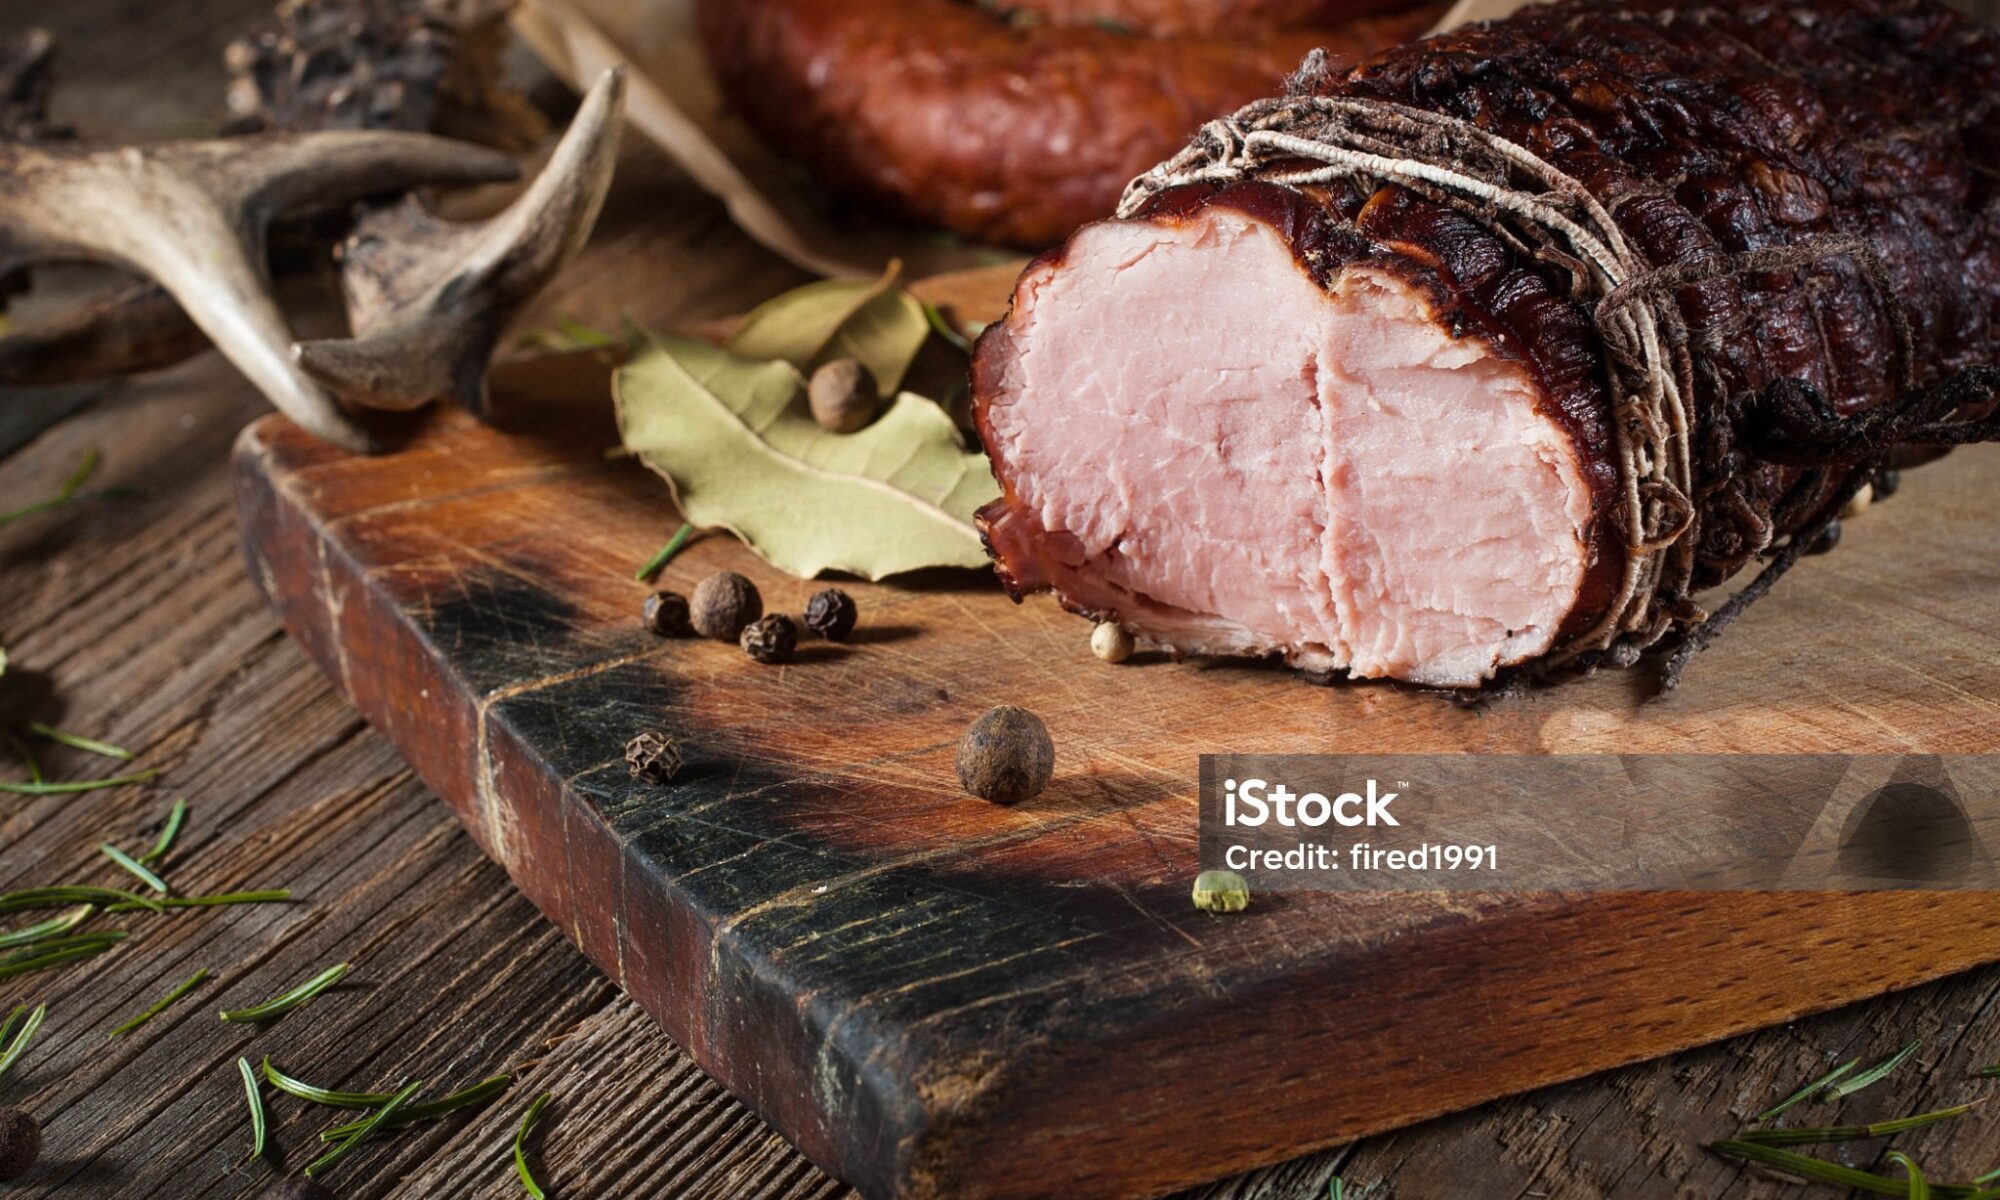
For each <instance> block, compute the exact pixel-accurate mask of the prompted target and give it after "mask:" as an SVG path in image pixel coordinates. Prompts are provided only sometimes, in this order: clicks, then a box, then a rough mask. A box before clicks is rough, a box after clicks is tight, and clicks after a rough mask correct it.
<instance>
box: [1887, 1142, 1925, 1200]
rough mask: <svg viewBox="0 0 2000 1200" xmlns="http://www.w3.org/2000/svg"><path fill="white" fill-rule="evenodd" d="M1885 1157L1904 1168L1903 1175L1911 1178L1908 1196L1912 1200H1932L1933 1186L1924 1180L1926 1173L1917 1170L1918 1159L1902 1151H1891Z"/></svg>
mask: <svg viewBox="0 0 2000 1200" xmlns="http://www.w3.org/2000/svg"><path fill="white" fill-rule="evenodd" d="M1885 1157H1887V1158H1888V1160H1889V1161H1890V1162H1892V1163H1895V1164H1896V1165H1897V1166H1899V1167H1901V1168H1903V1174H1905V1175H1907V1176H1909V1178H1910V1184H1909V1193H1908V1194H1909V1198H1910V1200H1931V1185H1930V1183H1929V1182H1928V1181H1927V1180H1925V1179H1924V1173H1923V1172H1922V1171H1920V1170H1918V1169H1917V1160H1916V1159H1914V1158H1911V1157H1910V1156H1909V1155H1907V1154H1905V1153H1903V1152H1902V1151H1901V1150H1891V1151H1889V1153H1888V1154H1887V1155H1886V1156H1885Z"/></svg>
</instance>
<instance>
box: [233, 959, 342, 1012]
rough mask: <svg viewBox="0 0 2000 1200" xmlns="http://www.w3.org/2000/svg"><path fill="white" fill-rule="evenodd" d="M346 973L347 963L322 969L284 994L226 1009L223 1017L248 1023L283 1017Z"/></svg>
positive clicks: (336, 981)
mask: <svg viewBox="0 0 2000 1200" xmlns="http://www.w3.org/2000/svg"><path fill="white" fill-rule="evenodd" d="M345 974H347V964H346V963H337V964H335V965H334V966H331V967H328V968H327V969H326V970H324V971H321V972H320V973H319V974H317V975H315V976H313V977H312V978H311V979H308V980H306V981H305V982H304V983H302V984H300V985H299V986H297V987H295V988H293V989H292V990H291V991H289V992H286V993H284V994H283V995H279V996H273V997H272V998H270V999H269V1000H266V1001H264V1002H263V1003H262V1004H253V1005H251V1006H250V1007H249V1008H236V1009H224V1010H223V1012H222V1019H223V1020H225V1021H233V1022H236V1023H238V1024H248V1023H251V1022H255V1021H269V1020H272V1019H274V1018H276V1017H282V1016H284V1015H285V1014H286V1013H288V1012H291V1011H292V1010H293V1009H295V1008H297V1007H299V1006H300V1005H301V1004H304V1003H306V1002H307V1001H308V1000H311V999H312V998H313V997H314V996H317V995H319V994H320V993H321V992H323V991H325V990H326V989H328V988H330V987H332V986H333V985H334V984H336V983H339V982H340V977H341V976H343V975H345Z"/></svg>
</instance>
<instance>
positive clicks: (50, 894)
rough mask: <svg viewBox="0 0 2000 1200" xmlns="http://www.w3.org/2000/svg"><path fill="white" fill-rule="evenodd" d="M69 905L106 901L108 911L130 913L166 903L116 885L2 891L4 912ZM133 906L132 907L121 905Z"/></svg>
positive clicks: (0, 902) (157, 908)
mask: <svg viewBox="0 0 2000 1200" xmlns="http://www.w3.org/2000/svg"><path fill="white" fill-rule="evenodd" d="M69 904H104V905H108V906H109V907H107V908H106V909H105V911H106V912H129V911H131V909H132V908H143V909H145V910H147V911H148V912H162V911H164V910H165V905H164V904H162V902H160V901H158V900H151V899H148V898H147V897H145V896H140V895H135V894H133V893H132V892H121V891H119V890H118V889H116V888H101V887H70V886H63V887H38V888H23V889H21V890H20V891H18V892H4V893H0V912H17V911H19V910H21V909H24V908H61V907H63V906H64V905H69ZM123 905H129V906H130V908H122V907H120V906H123Z"/></svg>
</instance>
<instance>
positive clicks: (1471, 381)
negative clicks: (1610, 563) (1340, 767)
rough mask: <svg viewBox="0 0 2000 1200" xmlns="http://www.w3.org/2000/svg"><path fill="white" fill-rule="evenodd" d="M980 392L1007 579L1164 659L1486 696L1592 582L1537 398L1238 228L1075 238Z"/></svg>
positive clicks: (1393, 285) (1416, 298)
mask: <svg viewBox="0 0 2000 1200" xmlns="http://www.w3.org/2000/svg"><path fill="white" fill-rule="evenodd" d="M975 378H976V381H977V391H978V397H977V399H978V403H979V420H980V424H981V428H982V432H983V433H984V435H985V438H986V444H987V447H988V449H989V450H990V451H991V452H992V455H993V460H994V469H995V472H996V474H997V475H998V476H999V479H1000V482H1001V484H1002V487H1003V491H1004V495H1003V497H1002V499H1000V500H999V501H996V502H995V503H994V504H993V505H991V506H989V508H988V509H987V510H986V512H984V513H982V519H983V522H984V527H985V531H986V535H987V539H988V542H989V544H990V545H991V546H992V549H993V552H994V555H995V557H996V558H997V559H998V560H999V565H1000V569H1001V572H1002V575H1003V577H1005V578H1006V579H1007V580H1008V581H1009V585H1010V587H1012V588H1014V589H1015V590H1016V592H1017V593H1019V592H1025V591H1032V590H1037V589H1040V588H1044V587H1050V588H1054V589H1055V590H1056V591H1057V592H1058V593H1060V594H1061V596H1062V597H1063V599H1064V601H1065V603H1066V604H1068V605H1069V606H1070V607H1072V608H1074V609H1077V610H1079V611H1082V612H1086V613H1089V614H1091V615H1093V616H1096V617H1099V618H1103V619H1115V620H1117V621H1119V622H1120V623H1122V624H1124V625H1125V626H1126V627H1127V628H1129V629H1131V630H1132V631H1134V632H1135V633H1137V634H1139V635H1141V636H1143V637H1146V638H1148V639H1150V640H1152V641H1154V642H1157V643H1160V644H1163V645H1167V646H1171V647H1174V648H1176V649H1179V650H1184V651H1190V652H1195V653H1210V654H1264V653H1270V652H1279V653H1282V654H1284V655H1285V656H1286V657H1287V658H1288V659H1290V660H1291V661H1294V662H1298V663H1301V664H1310V665H1313V666H1316V667H1332V668H1335V669H1345V670H1348V671H1350V672H1351V673H1352V674H1354V675H1357V676H1361V677H1366V678H1381V677H1387V678H1396V679H1404V680H1409V681H1412V682H1419V683H1427V684H1434V685H1439V686H1454V687H1457V686H1473V685H1476V684H1478V683H1480V682H1482V681H1484V680H1486V679H1488V678H1490V677H1491V676H1492V675H1493V673H1494V672H1495V671H1496V670H1497V669H1498V668H1499V667H1501V666H1505V665H1508V664H1511V663H1516V662H1521V661H1525V660H1527V659H1530V658H1533V657H1534V656H1536V655H1539V654H1541V653H1543V652H1545V651H1546V650H1548V649H1549V647H1550V645H1551V643H1552V642H1553V640H1554V638H1555V636H1556V634H1557V631H1558V630H1559V629H1560V627H1561V626H1562V623H1563V620H1564V618H1565V616H1566V615H1568V613H1569V612H1570V610H1571V608H1572V607H1573V606H1574V605H1575V603H1576V600H1577V596H1578V592H1579V589H1580V588H1581V586H1582V584H1583V580H1584V576H1585V572H1586V568H1587V565H1588V563H1587V558H1588V556H1587V554H1586V551H1585V541H1584V535H1585V530H1586V528H1587V526H1588V523H1589V521H1590V519H1591V516H1592V514H1591V511H1590V505H1591V501H1590V492H1589V489H1588V488H1587V487H1586V486H1585V484H1584V479H1583V473H1582V472H1581V471H1580V470H1579V465H1578V461H1577V451H1576V448H1575V446H1574V444H1573V443H1572V441H1571V439H1570V438H1569V436H1568V434H1567V433H1566V432H1565V431H1564V429H1563V428H1562V426H1561V425H1559V424H1558V423H1557V422H1556V421H1554V420H1552V419H1550V417H1548V416H1547V415H1546V414H1545V412H1544V406H1543V404H1542V395H1541V390H1540V387H1539V385H1538V384H1537V383H1536V382H1535V380H1534V378H1533V376H1532V374H1531V373H1530V372H1529V371H1528V370H1527V369H1526V368H1525V367H1524V366H1522V365H1521V364H1520V363H1519V362H1517V361H1515V360H1514V359H1511V358H1508V357H1506V356H1504V355H1502V354H1500V353H1499V352H1497V351H1496V350H1495V349H1494V348H1493V346H1492V345H1491V344H1490V343H1488V342H1487V341H1485V340H1483V339H1481V338H1479V337H1476V336H1462V337H1461V336H1454V335H1453V334H1452V333H1451V331H1450V330H1449V329H1448V328H1446V326H1445V324H1444V323H1443V322H1442V321H1441V319H1440V318H1439V316H1438V314H1437V312H1436V311H1435V310H1434V308H1433V306H1432V305H1431V303H1430V302H1429V301H1428V300H1427V299H1426V298H1425V295H1424V294H1423V293H1422V292H1421V291H1419V290H1418V289H1417V288H1416V287H1414V286H1412V285H1410V284H1409V283H1406V282H1404V281H1402V280H1401V279H1399V278H1398V277H1397V274H1396V273H1395V272H1394V271H1392V270H1390V269H1388V268H1387V267H1386V266H1384V265H1382V264H1379V263H1378V264H1373V265H1369V264H1365V263H1364V264H1357V265H1353V266H1349V267H1347V268H1345V269H1344V270H1342V271H1340V272H1339V273H1337V274H1336V275H1334V276H1333V277H1332V279H1331V281H1330V283H1329V284H1327V285H1326V286H1322V284H1321V283H1320V282H1319V281H1318V280H1316V279H1315V278H1314V277H1313V275H1312V274H1311V272H1309V271H1308V270H1307V269H1306V267H1305V266H1304V265H1303V264H1302V263H1301V262H1300V261H1299V259H1298V257H1297V256H1296V255H1295V254H1294V253H1293V249H1292V246H1291V244H1290V243H1289V242H1288V241H1287V240H1286V237H1285V235H1284V234H1283V233H1282V232H1281V231H1280V230H1279V229H1278V228H1277V227H1275V226H1273V225H1271V224H1270V223H1268V222H1266V221H1264V220H1262V219H1260V218H1259V217H1257V216H1255V215H1253V214H1251V213H1248V212H1243V211H1238V210H1236V209H1234V208H1229V207H1224V206H1211V207H1209V208H1206V209H1202V210H1200V211H1198V212H1196V213H1194V214H1193V215H1187V216H1173V217H1161V218H1155V219H1144V220H1131V221H1106V222H1101V223H1098V224H1095V225H1091V226H1088V227H1086V228H1085V229H1083V230H1081V231H1079V232H1078V233H1077V235H1076V236H1075V237H1074V238H1073V239H1072V240H1071V241H1070V243H1069V245H1068V246H1067V247H1066V248H1065V249H1064V250H1063V251H1062V252H1061V253H1060V255H1058V256H1053V257H1050V258H1048V259H1045V260H1043V261H1041V262H1039V263H1038V264H1037V265H1035V266H1034V267H1032V268H1030V270H1029V271H1028V273H1027V274H1025V275H1024V276H1023V277H1022V279H1021V282H1020V284H1019V285H1018V287H1017V289H1016V292H1015V297H1014V308H1013V311H1012V313H1011V314H1010V315H1009V317H1008V319H1007V320H1006V321H1005V322H1004V323H1003V324H1001V325H999V326H996V327H995V328H994V329H993V330H992V331H989V333H988V334H987V336H986V338H985V339H984V340H983V341H982V343H981V345H980V348H979V361H978V362H977V363H976V364H975Z"/></svg>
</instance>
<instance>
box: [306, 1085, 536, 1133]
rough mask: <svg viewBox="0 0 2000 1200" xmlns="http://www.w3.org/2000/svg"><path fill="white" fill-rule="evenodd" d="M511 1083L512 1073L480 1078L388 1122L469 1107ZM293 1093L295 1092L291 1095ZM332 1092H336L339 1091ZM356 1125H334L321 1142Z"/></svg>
mask: <svg viewBox="0 0 2000 1200" xmlns="http://www.w3.org/2000/svg"><path fill="white" fill-rule="evenodd" d="M513 1085H514V1077H513V1076H511V1075H495V1076H493V1077H492V1078H491V1079H482V1080H480V1081H479V1082H478V1083H475V1084H473V1085H472V1086H471V1087H469V1088H465V1089H463V1090H461V1091H456V1092H453V1093H452V1094H451V1095H449V1096H440V1097H438V1098H437V1099H435V1100H428V1101H425V1102H424V1103H422V1104H412V1105H410V1106H409V1107H407V1108H404V1109H402V1110H401V1111H400V1112H398V1113H397V1114H396V1119H395V1120H393V1121H391V1122H389V1124H390V1126H391V1127H393V1128H396V1129H401V1128H402V1127H403V1126H405V1125H415V1124H416V1123H417V1122H419V1121H432V1120H436V1119H437V1118H438V1117H442V1116H445V1115H446V1114H448V1113H454V1112H457V1111H458V1110H459V1109H461V1108H470V1107H471V1106H473V1105H475V1104H484V1103H485V1102H486V1101H488V1100H491V1099H493V1098H494V1097H495V1096H498V1095H500V1094H501V1093H503V1092H505V1091H506V1090H507V1089H508V1088H510V1087H512V1086H513ZM296 1094H297V1093H294V1095H296ZM335 1094H336V1095H338V1094H339V1093H335ZM359 1128H361V1122H359V1121H356V1122H354V1123H353V1124H349V1125H336V1126H334V1127H333V1128H332V1129H329V1130H327V1131H326V1132H325V1133H322V1134H320V1135H319V1139H320V1140H321V1141H323V1142H335V1141H339V1140H340V1139H341V1138H344V1137H347V1136H348V1135H350V1134H352V1133H353V1132H354V1131H355V1130H357V1129H359Z"/></svg>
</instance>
